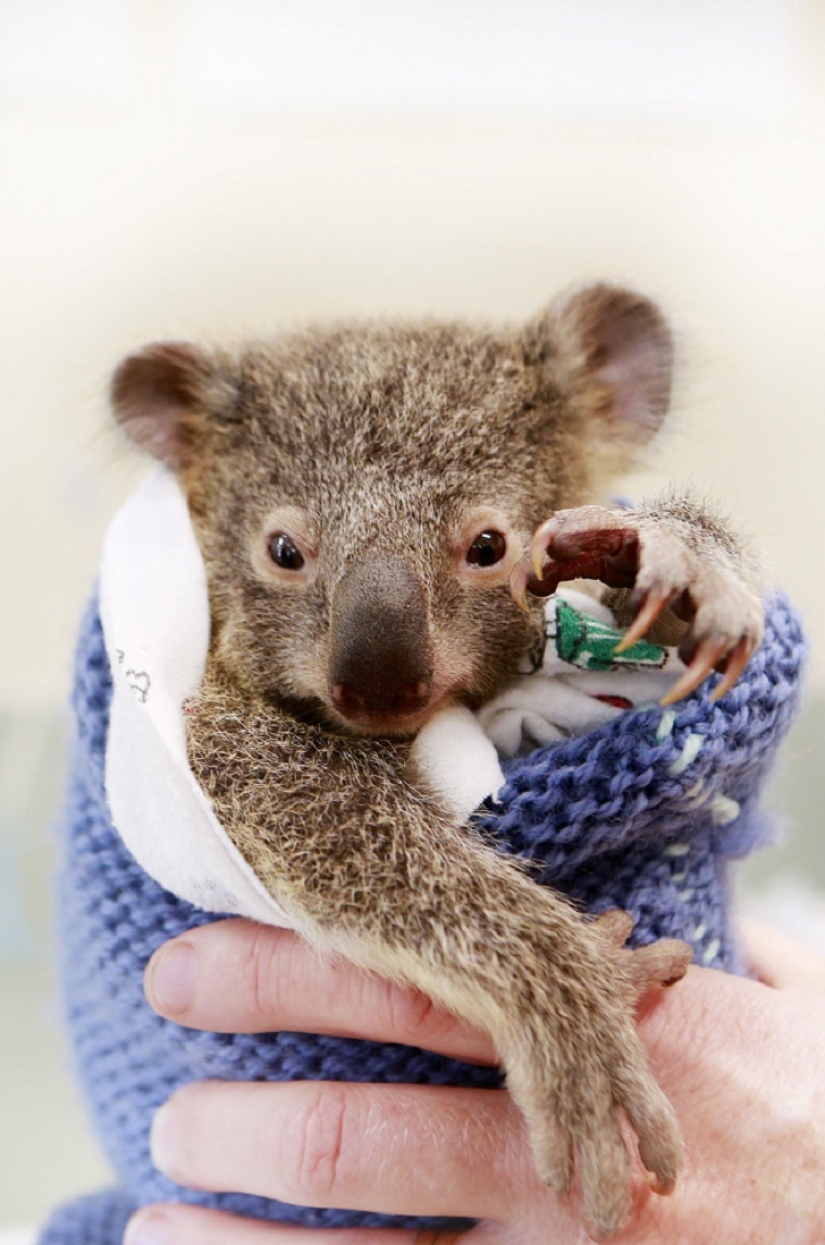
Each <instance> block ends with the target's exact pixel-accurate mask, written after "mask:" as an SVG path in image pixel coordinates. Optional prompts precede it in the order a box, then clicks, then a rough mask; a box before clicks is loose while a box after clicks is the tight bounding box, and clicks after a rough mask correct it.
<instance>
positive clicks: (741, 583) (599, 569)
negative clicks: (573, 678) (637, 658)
mask: <svg viewBox="0 0 825 1245" xmlns="http://www.w3.org/2000/svg"><path fill="white" fill-rule="evenodd" d="M571 579H597V580H600V581H601V582H602V583H604V584H606V585H607V586H608V587H610V588H614V589H626V590H628V591H629V593H630V595H629V604H630V608H631V611H632V612H634V614H635V617H634V618H633V621H632V623H631V625H630V627H629V628H628V630H627V632H626V634H625V635H624V637H623V639H622V642H621V644H620V645H619V646H618V648H617V652H622V651H623V650H624V649H627V648H629V647H630V646H631V644H635V642H636V641H637V640H639V639H641V637H642V636H643V635H645V634H646V632H647V631H648V630H649V629H650V627H651V626H652V625H653V623H654V622H656V620H657V619H658V618H659V617H660V615H661V614H662V613H663V612H664V611H665V610H666V609H669V610H670V611H671V613H672V614H673V615H675V617H676V618H677V619H679V620H681V621H682V622H684V623H686V624H687V625H688V629H687V634H686V636H685V637H684V639H683V640H682V642H681V643H680V645H679V655H680V657H681V658H682V660H683V661H684V662H685V663H686V665H687V667H688V668H687V670H686V671H685V673H684V674H683V675H682V677H681V678H680V679H679V680H678V681H677V682H676V683H675V684H674V686H673V688H672V689H671V691H670V692H669V694H668V695H667V696H666V697H665V699H664V700H663V702H662V703H663V704H673V703H674V702H675V701H677V700H680V699H681V698H682V697H683V696H687V695H688V693H689V692H692V691H693V690H694V689H695V688H696V687H698V686H699V684H700V683H701V682H702V681H703V680H704V679H705V678H707V676H708V675H709V674H710V673H711V671H713V670H717V671H719V673H721V674H722V675H723V678H722V680H721V682H720V683H719V685H718V686H717V687H716V688H715V689H714V692H713V699H714V700H716V699H718V698H719V697H720V696H723V695H724V694H725V693H726V692H727V691H729V690H730V688H731V687H733V685H734V683H735V682H736V680H737V679H738V678H739V676H740V675H741V673H742V671H743V670H744V668H745V666H746V665H747V663H748V661H749V660H750V658H751V657H752V656H753V654H754V652H755V651H756V649H757V648H758V647H759V644H760V642H761V639H762V632H763V627H764V608H763V605H762V601H761V596H760V592H759V587H758V582H757V581H758V575H757V572H756V569H755V567H754V565H753V563H752V560H751V559H750V556H749V553H748V551H747V550H746V549H745V548H744V547H742V546H740V545H739V544H738V543H737V542H736V541H735V539H734V538H732V537H731V536H730V535H729V534H728V533H727V532H726V531H725V530H724V529H722V528H721V527H720V525H718V524H717V523H716V522H715V521H712V520H711V521H708V520H707V519H706V518H705V516H704V515H703V514H702V512H701V511H700V510H699V509H698V508H696V509H695V511H694V510H693V509H692V508H691V506H690V505H689V504H687V503H685V504H684V505H682V506H681V507H679V506H678V505H676V504H671V505H664V506H663V507H662V508H661V509H660V510H656V509H650V510H643V511H639V512H636V511H632V510H609V509H606V508H604V507H602V506H581V507H580V508H578V509H576V510H560V511H558V512H557V513H556V514H555V515H554V516H553V517H552V518H551V519H549V520H548V521H547V522H546V523H543V524H542V525H541V527H539V528H538V529H537V531H536V532H535V534H534V536H533V539H532V541H531V543H530V547H529V549H528V550H527V552H526V553H525V555H524V558H523V559H522V560H521V562H519V563H518V564H517V566H516V568H515V570H514V571H513V576H512V579H511V589H512V592H513V595H514V597H515V598H516V600H517V601H518V603H519V604H521V605H523V603H524V601H525V599H526V595H527V593H531V594H532V595H535V596H550V594H551V593H553V592H555V591H556V589H557V588H558V586H559V584H560V583H562V582H564V581H566V580H571Z"/></svg>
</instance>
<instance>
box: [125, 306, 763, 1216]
mask: <svg viewBox="0 0 825 1245" xmlns="http://www.w3.org/2000/svg"><path fill="white" fill-rule="evenodd" d="M672 355H673V345H672V337H671V333H670V331H669V329H668V326H667V324H666V322H665V320H664V319H663V317H662V315H661V313H660V312H659V310H658V308H657V307H656V306H655V305H654V304H653V303H651V302H650V301H648V300H647V299H645V298H643V297H641V296H639V295H638V294H635V293H633V292H631V291H627V290H624V289H621V288H614V287H610V286H605V285H595V286H588V287H584V288H582V289H579V290H577V291H575V292H573V293H569V294H567V295H566V296H564V297H562V298H561V299H559V300H557V301H556V302H555V303H554V304H552V305H551V306H550V308H549V310H547V311H546V312H545V313H543V314H542V315H540V316H539V317H537V318H536V319H535V320H534V321H533V322H531V323H529V324H528V325H526V326H524V327H519V328H503V329H487V328H478V327H474V326H469V325H466V324H463V323H456V324H442V323H437V322H426V323H422V324H387V323H372V324H363V325H358V324H356V325H342V326H334V327H330V328H322V329H312V330H308V331H302V332H294V333H289V334H284V335H282V336H278V337H275V338H274V339H272V340H267V341H261V342H252V343H248V344H244V345H240V346H238V347H235V348H221V349H214V350H213V349H206V348H204V347H201V346H197V345H193V344H189V343H181V342H169V343H159V344H155V345H150V346H148V347H146V348H145V349H144V350H142V351H140V352H138V353H136V354H134V355H131V356H130V357H128V358H126V359H125V360H124V361H123V362H122V363H121V364H120V366H119V368H118V369H117V371H116V373H115V376H114V379H113V382H112V401H113V407H114V412H115V415H116V418H117V420H118V421H119V422H120V424H121V425H122V426H123V427H124V428H125V430H126V431H127V433H128V434H129V435H130V436H131V437H132V438H133V439H134V440H135V441H137V442H138V443H139V444H141V445H142V446H144V447H145V448H146V449H147V450H148V451H149V452H150V453H151V454H153V455H154V456H155V457H156V458H158V459H160V460H162V461H163V462H165V463H166V464H168V466H169V467H171V468H172V469H173V470H174V471H175V472H176V474H177V476H178V478H179V480H180V483H181V485H182V488H183V490H184V493H185V495H186V498H187V501H188V504H189V508H190V511H191V516H192V520H193V524H194V527H195V531H196V534H197V538H198V541H199V543H200V546H201V549H202V552H203V557H204V561H205V565H206V570H207V579H208V586H209V595H210V605H211V642H210V652H209V657H208V663H207V669H206V674H205V678H204V681H203V685H202V687H201V689H200V692H199V693H198V695H197V696H196V697H195V698H194V699H193V701H192V702H191V703H190V704H189V705H188V707H187V708H188V713H187V732H188V749H189V756H190V761H191V764H192V767H193V770H194V772H195V774H196V776H197V778H198V780H199V781H200V783H201V784H202V786H203V788H204V789H205V791H206V792H207V793H208V795H209V797H210V798H211V800H212V802H213V805H214V808H215V811H216V813H217V816H218V817H219V819H220V820H221V822H222V823H223V825H224V827H225V828H226V831H227V832H228V834H229V835H230V836H231V838H232V839H233V841H234V842H235V843H236V845H237V846H238V848H239V849H240V851H241V852H242V853H243V855H244V857H245V858H246V859H247V861H248V862H249V863H250V865H251V866H252V868H253V869H254V870H255V872H256V873H257V874H258V875H259V877H260V878H261V879H262V881H263V882H264V884H265V885H266V886H267V887H268V888H269V890H270V891H271V893H272V894H273V896H274V897H275V898H276V899H277V901H278V902H279V903H280V905H281V906H282V908H283V909H284V910H285V911H286V912H287V913H289V914H290V916H291V918H292V919H293V921H294V924H295V926H296V928H297V929H298V930H299V931H300V932H301V933H302V934H303V935H304V936H305V937H306V938H307V939H309V940H310V941H311V942H312V943H313V944H314V945H315V946H316V947H318V948H320V949H321V950H329V951H334V952H336V953H339V954H343V955H344V956H346V957H348V958H350V959H351V960H352V961H354V962H355V963H356V964H358V965H361V966H363V967H364V968H366V969H369V970H374V971H376V972H378V973H380V974H384V975H386V976H388V977H390V978H392V979H394V980H396V981H398V982H401V983H405V984H407V985H410V986H413V987H417V988H419V989H420V990H422V991H424V992H425V993H426V994H428V995H429V996H430V997H431V998H432V999H433V1000H434V1001H435V1002H436V1003H437V1004H438V1005H440V1006H442V1007H444V1008H445V1009H448V1010H449V1011H451V1012H453V1013H455V1014H456V1015H458V1016H460V1017H462V1018H463V1019H464V1020H466V1021H467V1022H468V1023H470V1024H472V1025H476V1026H479V1027H480V1028H482V1029H484V1030H486V1031H487V1032H488V1033H489V1034H490V1036H491V1038H492V1040H493V1043H494V1045H495V1049H496V1050H497V1052H498V1053H499V1055H500V1058H501V1061H502V1064H503V1065H504V1067H505V1069H506V1077H507V1086H508V1088H509V1091H510V1093H511V1094H512V1095H513V1097H514V1099H515V1100H516V1102H517V1104H518V1105H519V1107H520V1109H521V1111H522V1113H523V1115H524V1119H525V1122H526V1127H527V1130H528V1133H529V1138H530V1142H531V1145H532V1152H533V1155H534V1157H535V1163H536V1167H537V1169H538V1172H539V1174H540V1176H541V1178H542V1179H543V1180H544V1181H545V1182H547V1183H548V1184H549V1185H551V1186H552V1187H553V1188H554V1189H555V1190H557V1191H558V1192H559V1193H566V1192H567V1191H569V1190H570V1188H571V1185H572V1183H573V1180H574V1175H575V1174H576V1172H577V1173H578V1181H579V1185H580V1190H581V1199H582V1213H583V1217H584V1220H585V1223H586V1224H587V1226H588V1227H589V1229H590V1230H591V1231H598V1232H600V1233H609V1232H611V1231H613V1230H615V1229H616V1228H617V1227H618V1226H619V1225H620V1224H621V1223H622V1222H623V1220H624V1219H625V1218H626V1215H627V1213H628V1210H629V1206H630V1159H629V1156H628V1153H627V1150H626V1146H625V1141H624V1139H623V1135H622V1131H621V1122H620V1121H621V1116H622V1115H624V1116H625V1117H626V1118H627V1119H628V1120H629V1122H630V1124H631V1126H632V1128H633V1129H634V1131H635V1133H636V1136H637V1138H638V1148H639V1155H640V1157H641V1161H642V1163H643V1164H644V1167H645V1168H646V1169H647V1170H648V1172H650V1173H651V1182H652V1183H653V1185H654V1187H655V1188H657V1189H658V1190H659V1191H662V1192H665V1191H668V1190H669V1189H670V1188H671V1187H672V1185H673V1182H674V1178H675V1176H676V1171H677V1167H678V1164H679V1158H680V1140H679V1135H678V1131H677V1126H676V1122H675V1120H674V1117H673V1113H672V1110H671V1108H670V1106H669V1104H668V1102H667V1101H666V1099H665V1098H664V1096H663V1094H662V1092H661V1090H660V1089H659V1087H658V1086H657V1084H656V1083H655V1081H654V1080H653V1078H652V1076H651V1073H650V1071H649V1069H648V1066H647V1063H646V1059H645V1056H644V1054H643V1051H642V1048H641V1045H640V1042H639V1040H638V1037H637V1034H636V1030H635V1027H634V1005H635V1004H636V1002H637V1000H638V999H639V997H640V996H641V995H642V994H643V993H644V992H645V991H647V990H648V989H650V988H651V987H654V986H657V985H666V984H669V983H671V982H673V981H675V980H677V979H678V978H679V977H681V976H682V975H683V973H684V972H685V969H686V966H687V962H688V960H689V958H690V952H689V949H688V948H687V947H685V946H684V945H683V944H681V943H678V942H674V941H670V940H663V941H661V942H659V943H656V944H654V945H652V946H649V947H645V948H643V949H639V950H636V951H632V952H631V951H629V950H627V949H626V948H625V947H624V943H625V939H626V937H627V934H628V932H629V925H630V918H628V917H627V916H626V915H625V914H623V913H618V912H613V913H608V914H607V915H605V916H603V917H601V918H600V919H598V920H586V919H585V918H584V917H583V916H582V915H581V914H580V913H579V912H577V911H576V910H575V909H574V907H573V906H572V905H571V904H569V903H568V902H567V901H566V900H564V899H563V898H562V897H560V896H559V895H557V894H555V893H554V892H553V891H552V890H551V889H549V888H545V887H540V886H538V885H536V884H535V883H534V882H533V881H531V879H530V878H529V876H528V875H527V874H526V873H525V872H524V870H523V869H521V868H519V867H518V866H517V865H515V864H514V863H513V862H512V861H510V860H508V859H506V858H504V857H503V856H501V855H500V854H498V853H496V851H495V850H494V849H493V848H492V847H491V846H490V845H489V844H488V843H486V842H485V841H484V840H483V839H482V838H481V836H479V835H478V834H477V833H475V832H474V831H473V829H472V827H471V826H468V825H466V824H457V823H456V820H455V818H454V817H453V816H452V815H451V814H450V813H449V812H448V810H447V809H446V808H445V807H444V806H442V804H441V803H440V802H439V799H438V798H437V797H436V796H435V795H434V794H433V793H432V792H430V791H428V790H427V789H426V787H425V785H424V783H423V781H421V780H419V779H417V777H416V774H415V773H414V772H413V771H412V768H411V764H410V748H411V740H412V739H413V738H414V736H415V734H416V732H417V731H418V730H419V729H420V727H421V726H422V725H423V724H424V723H426V722H427V721H428V720H429V719H430V718H431V717H432V716H433V714H435V712H436V711H437V710H438V709H439V708H441V707H442V706H445V705H447V704H450V703H460V704H464V705H467V706H470V707H477V706H479V705H481V704H483V703H484V702H485V701H486V700H487V699H488V698H489V697H490V696H492V695H493V694H494V693H495V692H496V691H497V690H498V689H499V688H500V687H501V686H502V685H503V684H504V683H506V682H507V680H508V679H510V678H511V677H512V676H513V675H514V673H515V672H516V670H517V668H518V665H519V661H520V659H522V658H523V657H524V655H525V653H526V652H527V651H528V650H530V648H531V646H532V645H534V644H535V643H536V640H537V636H540V635H541V634H542V632H541V629H542V606H541V603H540V601H539V597H540V595H541V594H542V593H547V592H551V591H553V590H554V589H555V587H556V586H557V584H558V583H559V582H560V581H561V580H563V579H569V578H575V577H588V578H592V579H597V580H600V581H601V582H602V583H603V584H604V585H606V587H607V590H608V592H609V593H610V594H611V600H612V601H613V603H614V609H615V612H616V615H617V617H618V618H619V619H620V620H621V621H623V622H624V623H630V631H629V633H628V642H630V641H632V640H633V638H634V637H637V636H638V635H640V634H641V633H643V632H645V631H647V630H648V629H649V628H650V627H651V626H652V625H654V624H655V625H656V626H658V627H662V626H666V627H668V628H669V629H670V633H671V635H672V636H674V637H675V638H676V642H679V643H680V644H681V651H682V654H683V656H684V657H685V659H686V660H687V662H688V672H687V674H686V675H685V676H684V677H683V678H682V679H681V680H680V683H679V685H678V686H677V687H676V688H675V689H674V697H676V696H680V695H683V694H684V693H685V692H687V691H689V690H690V689H691V688H693V687H695V686H696V685H697V684H698V683H699V682H700V681H701V680H702V679H704V678H705V676H706V675H707V674H709V672H710V671H711V670H712V669H714V668H715V669H717V670H720V671H722V672H723V680H722V687H723V689H724V688H727V687H728V686H730V684H731V683H732V682H733V681H735V679H736V678H737V677H738V675H739V673H740V672H741V670H742V668H743V666H744V664H745V662H746V661H747V659H748V657H749V655H750V654H751V653H752V651H753V650H754V648H755V647H756V645H757V644H758V643H759V639H760V635H761V627H762V607H761V603H760V591H759V582H758V573H757V570H756V568H755V566H754V564H753V560H752V558H751V555H750V554H749V552H748V551H747V549H746V548H745V547H744V546H743V544H742V542H740V541H739V540H737V539H736V538H735V537H734V536H733V535H732V534H731V533H730V531H729V530H727V528H726V527H725V526H724V525H723V524H722V523H720V522H719V521H718V520H717V519H716V518H714V517H713V516H712V515H709V514H708V513H707V512H705V511H704V510H703V509H702V508H701V507H700V506H699V505H697V504H695V503H693V502H692V501H690V500H689V499H687V498H679V497H674V496H670V497H668V498H666V499H665V500H664V501H662V502H661V503H659V504H652V505H649V506H646V507H644V508H643V509H641V510H638V511H628V510H612V509H608V508H603V507H601V506H599V505H597V504H595V503H597V502H598V500H599V498H600V497H601V496H602V490H603V489H604V488H605V487H606V485H607V484H608V483H609V482H610V481H611V480H612V479H613V478H614V477H615V475H616V474H617V473H618V472H619V471H620V470H621V469H623V468H625V467H627V466H628V465H629V464H630V463H632V462H633V460H634V458H635V457H636V455H637V453H638V451H639V450H640V448H641V447H642V446H643V445H644V444H645V443H646V442H647V441H648V439H649V438H650V437H651V436H652V435H653V434H654V433H655V431H656V430H657V428H658V427H659V425H660V424H661V422H662V420H663V418H664V416H665V414H666V411H667V407H668V402H669V395H670V383H671V367H672Z"/></svg>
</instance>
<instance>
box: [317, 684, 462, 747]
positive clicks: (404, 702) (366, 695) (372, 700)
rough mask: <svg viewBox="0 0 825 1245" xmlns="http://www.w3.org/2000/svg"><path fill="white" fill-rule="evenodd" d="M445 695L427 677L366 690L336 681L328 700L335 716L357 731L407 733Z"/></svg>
mask: <svg viewBox="0 0 825 1245" xmlns="http://www.w3.org/2000/svg"><path fill="white" fill-rule="evenodd" d="M447 699H448V694H447V693H445V692H444V691H441V692H436V691H435V690H434V688H433V684H432V681H431V680H430V679H429V678H424V679H408V680H404V681H399V682H394V683H390V684H387V685H386V686H385V687H384V686H379V687H377V688H376V687H373V688H370V689H369V690H365V689H364V688H359V687H356V686H355V685H353V684H351V683H336V684H333V685H332V687H331V689H330V700H331V705H332V708H333V710H334V712H335V715H336V717H337V718H338V719H339V720H342V721H343V722H344V724H345V725H346V726H347V727H348V728H349V729H350V730H355V731H356V732H357V733H358V734H365V735H384V736H386V735H389V736H409V735H414V734H415V733H416V731H418V730H420V728H421V727H422V726H423V725H424V723H425V722H428V721H429V719H430V718H431V717H432V716H433V714H434V713H435V712H436V711H437V710H438V709H440V708H441V707H442V705H443V704H444V703H445V701H446V700H447Z"/></svg>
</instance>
